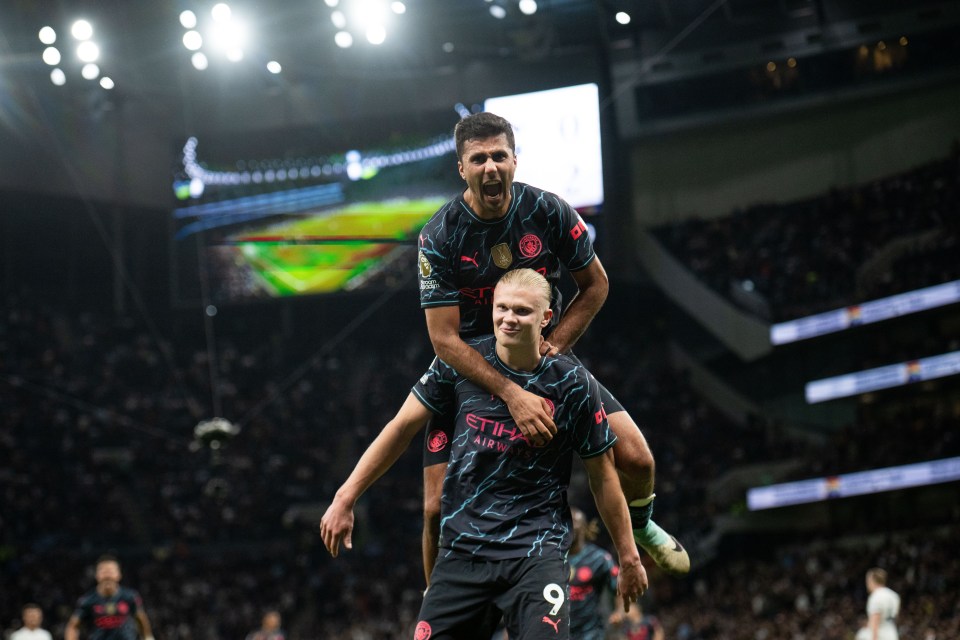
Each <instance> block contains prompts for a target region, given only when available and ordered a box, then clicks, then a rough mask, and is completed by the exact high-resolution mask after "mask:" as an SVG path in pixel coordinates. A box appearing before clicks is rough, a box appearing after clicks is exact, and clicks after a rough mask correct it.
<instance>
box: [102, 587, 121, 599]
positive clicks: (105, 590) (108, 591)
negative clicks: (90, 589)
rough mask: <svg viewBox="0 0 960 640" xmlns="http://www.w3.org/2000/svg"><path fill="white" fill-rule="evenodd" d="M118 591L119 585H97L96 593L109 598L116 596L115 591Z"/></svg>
mask: <svg viewBox="0 0 960 640" xmlns="http://www.w3.org/2000/svg"><path fill="white" fill-rule="evenodd" d="M119 590H120V585H97V593H99V594H100V595H101V596H103V597H104V598H110V597H111V596H114V595H116V593H117V591H119Z"/></svg>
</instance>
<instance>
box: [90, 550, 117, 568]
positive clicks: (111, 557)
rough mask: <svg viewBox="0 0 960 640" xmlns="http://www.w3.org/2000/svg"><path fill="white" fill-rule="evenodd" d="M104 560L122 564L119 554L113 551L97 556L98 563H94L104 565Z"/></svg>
mask: <svg viewBox="0 0 960 640" xmlns="http://www.w3.org/2000/svg"><path fill="white" fill-rule="evenodd" d="M104 562H116V563H117V566H118V567H119V566H120V561H119V560H118V559H117V556H115V555H113V554H112V553H105V554H103V555H102V556H100V557H99V558H97V564H96V565H94V566H97V567H99V566H100V565H102V564H103V563H104Z"/></svg>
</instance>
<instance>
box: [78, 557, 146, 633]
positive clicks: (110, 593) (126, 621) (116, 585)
mask: <svg viewBox="0 0 960 640" xmlns="http://www.w3.org/2000/svg"><path fill="white" fill-rule="evenodd" d="M95 577H96V580H97V586H96V588H95V589H94V590H93V591H91V592H89V593H87V594H85V595H84V596H82V597H81V598H80V600H79V601H78V602H77V608H76V610H75V611H74V613H73V615H72V616H70V620H68V621H67V627H66V630H65V631H64V634H63V637H64V640H78V639H79V637H80V625H81V624H83V625H86V626H87V627H90V633H89V635H88V638H89V639H90V640H137V638H138V637H141V638H143V640H153V632H152V631H151V630H150V619H149V618H148V617H147V614H146V612H145V611H144V610H143V600H142V599H141V598H140V594H139V593H137V592H136V591H134V590H133V589H130V588H128V587H123V586H120V579H121V578H122V577H123V576H122V574H121V573H120V563H119V562H118V561H117V559H116V558H115V557H113V556H110V555H104V556H101V557H100V559H99V560H97V566H96V573H95Z"/></svg>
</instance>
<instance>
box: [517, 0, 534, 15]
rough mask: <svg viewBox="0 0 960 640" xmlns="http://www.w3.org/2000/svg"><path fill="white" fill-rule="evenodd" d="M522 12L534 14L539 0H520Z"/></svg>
mask: <svg viewBox="0 0 960 640" xmlns="http://www.w3.org/2000/svg"><path fill="white" fill-rule="evenodd" d="M520 12H521V13H522V14H524V15H527V16H532V15H533V14H535V13H536V12H537V0H520Z"/></svg>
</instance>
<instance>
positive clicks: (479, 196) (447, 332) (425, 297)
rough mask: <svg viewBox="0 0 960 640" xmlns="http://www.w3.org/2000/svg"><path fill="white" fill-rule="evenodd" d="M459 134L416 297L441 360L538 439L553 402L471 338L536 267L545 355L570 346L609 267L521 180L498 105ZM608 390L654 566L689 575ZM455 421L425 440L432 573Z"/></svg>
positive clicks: (563, 212) (622, 464) (638, 446)
mask: <svg viewBox="0 0 960 640" xmlns="http://www.w3.org/2000/svg"><path fill="white" fill-rule="evenodd" d="M454 137H455V139H456V146H457V166H458V169H459V171H460V175H461V177H462V178H463V179H464V181H465V182H466V189H465V190H464V192H463V193H462V194H461V195H460V196H458V197H456V198H454V199H453V200H451V201H450V202H448V203H447V204H446V205H444V206H443V207H442V208H441V209H440V210H439V211H438V212H437V213H436V214H434V215H433V217H432V218H431V219H430V220H429V221H428V222H427V224H426V225H425V226H424V228H423V230H422V231H421V234H420V253H419V256H418V264H419V275H420V303H421V306H422V307H423V308H424V312H425V315H426V321H427V329H428V330H429V332H430V339H431V341H432V343H433V347H434V351H435V352H436V354H437V356H438V357H439V358H440V359H441V360H443V361H444V362H446V363H447V364H449V365H450V366H452V367H453V368H454V369H456V370H457V371H458V372H459V373H460V374H462V375H463V376H465V377H467V378H469V379H470V380H472V381H473V382H475V383H476V384H477V385H479V386H480V387H482V388H483V389H486V390H487V391H489V392H490V393H492V394H493V395H495V396H497V397H499V398H501V399H502V400H503V401H504V402H505V403H506V405H507V407H508V408H509V411H510V415H511V416H512V417H513V420H514V422H516V424H517V425H518V426H519V428H520V429H521V430H522V431H523V433H524V434H525V435H526V436H527V437H528V438H530V439H531V441H533V442H534V443H542V442H545V441H547V440H549V439H550V438H551V437H552V436H553V434H554V433H555V432H556V425H555V424H554V422H553V420H552V418H551V416H550V410H549V407H548V406H547V404H546V403H545V402H544V401H543V399H542V398H538V397H537V396H536V395H534V394H530V393H528V392H526V391H525V390H524V389H523V388H521V387H520V385H517V384H516V383H514V382H513V381H511V380H510V379H509V378H508V377H505V376H503V375H500V374H499V373H498V372H497V371H496V370H495V369H494V368H493V367H491V366H490V365H489V364H488V363H487V362H485V361H484V359H483V358H482V357H481V356H479V354H477V352H476V351H474V350H473V349H471V348H470V347H469V346H468V345H467V344H466V342H465V341H464V340H465V339H466V338H470V337H476V336H480V335H488V334H490V333H491V332H492V327H491V326H490V317H491V316H490V308H491V307H490V305H491V298H492V292H493V287H494V285H495V284H496V282H497V281H498V280H499V279H500V276H501V275H502V274H503V273H504V272H506V271H508V270H510V269H517V268H530V269H533V270H535V271H537V272H539V273H540V274H541V275H543V276H545V277H546V278H547V280H548V281H549V282H550V284H551V287H552V291H553V295H552V300H551V304H552V307H553V312H554V321H553V323H551V326H550V327H549V328H548V330H547V332H545V335H547V336H548V341H544V343H543V345H542V346H541V352H542V353H544V354H550V355H553V354H556V353H558V352H560V353H567V352H569V351H570V349H571V348H572V347H573V345H574V344H575V343H576V341H577V340H578V339H579V338H580V336H581V335H583V332H584V331H585V330H586V328H587V325H588V324H589V323H590V321H591V320H592V319H593V317H594V316H595V315H596V314H597V312H598V311H599V310H600V307H601V306H602V305H603V302H604V300H605V299H606V296H607V291H608V282H607V275H606V272H605V271H604V269H603V266H602V265H601V263H600V260H599V258H597V256H596V254H595V253H594V251H593V246H592V244H591V241H590V238H589V234H588V233H587V228H586V225H585V224H584V222H583V221H582V220H581V219H580V216H579V215H577V213H576V211H574V210H573V208H572V207H570V205H569V204H567V203H566V202H564V201H563V200H561V199H560V198H558V197H557V196H556V195H554V194H552V193H548V192H545V191H543V190H541V189H538V188H536V187H533V186H531V185H527V184H523V183H519V182H514V180H513V176H514V172H515V170H516V166H517V157H516V154H515V147H516V145H515V140H514V135H513V129H512V127H511V126H510V123H509V122H507V121H506V120H505V119H503V118H501V117H499V116H497V115H495V114H492V113H478V114H474V115H471V116H467V117H466V118H463V119H462V120H461V121H460V122H459V123H458V124H457V126H456V128H455V130H454ZM564 270H566V271H568V272H569V273H570V274H571V276H572V277H573V279H574V281H575V282H576V284H577V287H578V293H577V295H576V296H575V297H574V298H573V300H572V301H571V302H570V304H569V305H568V306H567V308H566V309H563V308H562V300H561V296H560V290H559V286H558V285H559V280H560V277H561V275H562V272H563V271H564ZM561 312H563V315H562V317H561ZM601 391H602V393H603V394H604V395H603V399H602V400H603V404H604V409H605V410H606V412H607V414H608V419H609V421H610V425H611V427H612V428H613V431H614V433H616V435H617V438H618V442H617V445H616V448H615V458H616V465H617V469H618V471H619V472H620V478H621V483H622V486H623V491H624V495H625V496H626V499H627V502H628V504H629V506H630V511H631V519H632V521H633V528H634V536H635V539H636V540H637V543H638V544H640V545H641V546H642V547H643V548H644V550H645V551H646V552H647V553H648V554H650V556H651V557H652V558H653V559H654V560H655V561H656V562H657V564H658V565H660V566H661V567H663V568H664V569H666V570H668V571H670V572H672V573H680V574H682V573H686V572H688V571H689V570H690V558H689V556H688V555H687V552H686V551H685V550H684V549H683V547H682V546H681V545H680V543H679V542H677V540H676V539H675V538H673V537H672V536H670V535H669V534H668V533H667V532H665V531H664V530H663V529H662V528H660V527H659V526H658V525H657V524H656V523H655V522H653V520H652V519H651V515H652V512H653V499H654V495H655V494H654V493H653V485H654V459H653V454H652V453H651V451H650V447H649V446H648V445H647V442H646V439H645V438H644V437H643V434H642V433H641V431H640V429H639V428H638V427H637V425H636V424H635V423H634V422H633V420H632V419H631V418H630V416H629V414H627V412H626V411H624V410H623V407H622V406H621V405H620V403H619V402H618V401H617V400H616V399H615V398H614V397H613V396H612V395H611V394H610V393H609V392H608V391H607V390H606V389H604V388H603V387H602V386H601ZM449 425H450V417H449V416H441V417H440V418H439V419H438V420H437V421H436V424H435V426H432V427H431V429H430V430H429V431H428V433H427V438H426V441H425V452H424V534H423V556H424V571H425V573H426V574H427V575H428V576H429V574H430V568H431V566H432V563H433V561H434V559H435V558H436V549H437V546H436V545H437V542H436V541H437V536H438V533H439V532H438V518H439V511H440V492H441V490H440V487H441V483H442V479H443V477H444V467H443V464H442V463H444V462H446V456H447V455H448V454H449V440H450V437H449V433H448V431H449ZM428 579H429V578H428Z"/></svg>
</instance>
